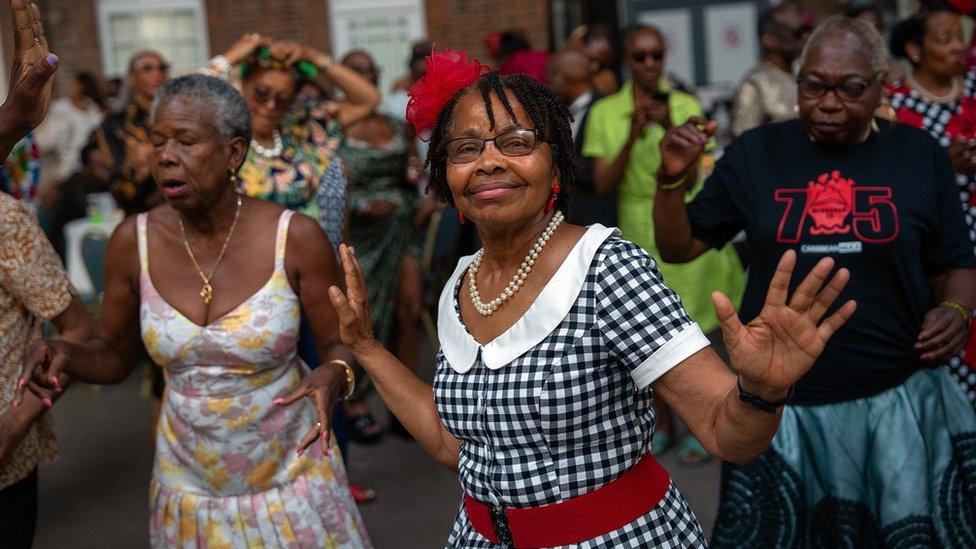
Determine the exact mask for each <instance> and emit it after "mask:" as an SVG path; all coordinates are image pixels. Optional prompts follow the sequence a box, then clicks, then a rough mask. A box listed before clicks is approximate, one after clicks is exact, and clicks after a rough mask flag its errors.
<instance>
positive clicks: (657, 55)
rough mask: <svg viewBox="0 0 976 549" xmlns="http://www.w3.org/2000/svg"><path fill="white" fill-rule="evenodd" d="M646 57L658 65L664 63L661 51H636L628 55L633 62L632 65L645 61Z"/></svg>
mask: <svg viewBox="0 0 976 549" xmlns="http://www.w3.org/2000/svg"><path fill="white" fill-rule="evenodd" d="M648 57H650V58H651V59H653V60H654V61H657V62H658V63H660V62H661V61H664V52H663V51H636V52H634V53H632V54H630V58H631V59H633V60H634V63H638V64H640V63H644V62H645V61H647V58H648Z"/></svg>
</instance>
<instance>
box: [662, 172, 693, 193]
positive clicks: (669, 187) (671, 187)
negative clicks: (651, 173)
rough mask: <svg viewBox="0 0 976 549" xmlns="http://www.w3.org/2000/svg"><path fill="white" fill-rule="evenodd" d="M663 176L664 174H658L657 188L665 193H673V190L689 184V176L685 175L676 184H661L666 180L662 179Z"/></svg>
mask: <svg viewBox="0 0 976 549" xmlns="http://www.w3.org/2000/svg"><path fill="white" fill-rule="evenodd" d="M662 175H663V174H661V173H658V174H657V188H659V189H661V190H663V191H673V190H675V189H677V188H678V187H681V186H682V185H684V184H685V183H687V182H688V174H683V175H682V176H681V177H679V178H678V180H677V181H675V182H674V183H661V180H663V179H664V178H663V177H662Z"/></svg>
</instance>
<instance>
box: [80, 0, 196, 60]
mask: <svg viewBox="0 0 976 549" xmlns="http://www.w3.org/2000/svg"><path fill="white" fill-rule="evenodd" d="M201 4H202V2H201V0H167V1H161V0H101V1H100V2H99V3H98V23H99V25H98V29H99V34H100V36H101V46H102V67H103V68H104V72H105V74H107V75H113V76H122V75H124V74H125V73H126V72H128V69H129V59H130V58H131V57H132V55H133V54H134V53H136V52H138V51H140V50H145V49H152V50H156V51H159V52H160V53H161V54H163V56H164V57H165V58H166V60H167V61H169V63H170V64H172V66H173V68H172V74H174V75H179V74H183V73H186V72H190V71H192V70H195V69H196V68H198V67H201V66H203V65H204V63H206V62H207V59H209V57H210V41H209V39H208V38H207V28H206V24H205V19H206V18H205V17H204V12H203V6H202V5H201Z"/></svg>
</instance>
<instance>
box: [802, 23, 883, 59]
mask: <svg viewBox="0 0 976 549" xmlns="http://www.w3.org/2000/svg"><path fill="white" fill-rule="evenodd" d="M838 34H851V35H853V36H855V37H857V39H858V40H860V41H861V44H862V45H863V46H864V48H863V49H861V52H862V53H863V54H864V56H865V58H866V59H867V61H868V63H869V64H870V66H871V72H874V73H878V72H884V71H886V70H888V48H887V47H886V46H885V41H884V38H882V37H881V34H880V33H879V32H878V29H876V28H874V26H873V25H871V24H870V23H867V22H865V21H862V20H861V19H854V18H852V17H845V16H843V15H835V16H834V17H831V18H830V19H828V20H826V21H824V22H823V23H822V24H820V25H819V26H818V27H817V28H816V30H814V31H813V34H812V35H811V36H810V39H809V40H807V45H806V46H804V48H803V53H801V54H800V66H801V67H802V66H803V65H805V64H806V62H807V56H808V55H809V54H810V51H811V50H813V48H814V47H816V46H819V45H820V43H821V42H824V41H826V40H831V39H834V37H836V36H837V35H838Z"/></svg>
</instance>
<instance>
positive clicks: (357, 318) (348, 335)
mask: <svg viewBox="0 0 976 549" xmlns="http://www.w3.org/2000/svg"><path fill="white" fill-rule="evenodd" d="M339 255H340V256H341V257H342V270H343V272H344V273H345V281H346V293H345V294H343V293H342V290H340V289H339V288H337V287H336V286H333V287H331V288H329V298H330V299H331V300H332V305H333V306H334V307H335V309H336V312H337V313H338V314H339V337H340V338H342V342H343V343H345V344H346V346H347V347H349V348H350V349H351V350H352V352H353V353H354V354H355V353H359V352H362V351H364V350H367V349H369V348H370V347H372V346H373V345H376V344H377V343H378V342H377V341H376V338H374V337H373V321H372V317H371V316H370V314H369V300H368V299H367V297H366V279H365V277H364V276H363V270H362V268H361V267H360V266H359V262H357V261H356V251H355V249H354V248H351V247H349V246H346V245H345V244H340V245H339Z"/></svg>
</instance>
